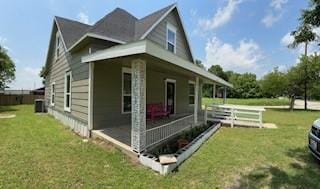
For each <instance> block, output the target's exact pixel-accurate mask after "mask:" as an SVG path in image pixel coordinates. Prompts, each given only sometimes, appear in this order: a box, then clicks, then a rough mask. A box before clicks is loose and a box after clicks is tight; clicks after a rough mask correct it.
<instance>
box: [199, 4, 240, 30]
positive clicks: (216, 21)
mask: <svg viewBox="0 0 320 189" xmlns="http://www.w3.org/2000/svg"><path fill="white" fill-rule="evenodd" d="M227 1H228V2H227V4H226V6H225V7H220V8H218V10H217V12H216V13H215V14H214V16H213V17H212V18H207V19H200V20H199V22H198V25H199V26H200V27H202V28H203V29H204V30H212V29H215V28H218V27H220V26H222V25H224V24H226V23H227V22H229V21H230V19H231V18H232V16H233V14H234V12H235V10H236V9H237V7H238V5H239V4H240V3H242V2H243V1H242V0H227Z"/></svg>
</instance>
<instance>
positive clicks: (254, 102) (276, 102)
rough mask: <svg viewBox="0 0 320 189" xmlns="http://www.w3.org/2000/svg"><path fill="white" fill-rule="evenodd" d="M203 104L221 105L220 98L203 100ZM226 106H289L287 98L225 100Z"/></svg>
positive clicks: (221, 100)
mask: <svg viewBox="0 0 320 189" xmlns="http://www.w3.org/2000/svg"><path fill="white" fill-rule="evenodd" d="M202 101H203V104H211V103H222V102H223V99H222V98H215V99H212V98H203V99H202ZM226 103H227V104H237V105H251V106H282V105H289V99H287V98H282V99H278V98H250V99H237V98H227V100H226Z"/></svg>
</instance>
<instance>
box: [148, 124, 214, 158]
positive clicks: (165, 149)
mask: <svg viewBox="0 0 320 189" xmlns="http://www.w3.org/2000/svg"><path fill="white" fill-rule="evenodd" d="M209 127H210V125H205V124H203V125H201V126H197V127H194V128H191V129H189V130H187V131H184V132H182V133H181V134H179V135H178V136H176V137H174V138H173V139H171V140H169V141H167V142H166V143H164V144H162V145H160V146H158V147H156V148H154V149H152V150H150V151H148V153H150V154H153V155H154V156H156V157H159V155H162V154H174V153H176V152H177V151H178V150H179V149H181V148H183V147H185V146H186V145H188V144H189V143H190V142H191V141H193V140H194V139H195V138H197V136H199V135H200V134H201V133H203V132H204V131H205V130H207V129H208V128H209Z"/></svg>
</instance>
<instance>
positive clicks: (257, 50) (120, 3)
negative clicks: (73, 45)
mask: <svg viewBox="0 0 320 189" xmlns="http://www.w3.org/2000/svg"><path fill="white" fill-rule="evenodd" d="M172 3H177V5H178V8H179V11H180V13H181V16H182V20H183V23H184V26H185V30H186V33H187V35H188V38H189V41H190V45H191V48H192V51H193V55H194V57H195V58H196V59H200V60H201V61H202V62H203V64H204V65H205V67H206V68H209V67H210V66H211V65H215V64H219V65H220V66H222V67H223V68H224V70H232V71H236V72H240V73H245V72H252V73H255V74H257V76H258V78H260V77H262V76H263V75H264V74H266V73H268V72H269V71H271V70H272V69H273V68H274V67H279V69H280V70H283V71H285V70H286V69H288V68H289V67H290V66H292V65H294V64H296V63H297V60H298V57H299V56H300V54H301V53H302V52H303V49H302V47H298V48H297V49H295V50H294V49H288V48H287V45H288V44H290V43H291V42H292V37H291V36H290V35H289V34H290V32H291V31H292V30H294V29H295V28H296V27H297V25H298V23H299V22H298V18H299V16H300V12H301V9H303V8H306V7H307V6H308V1H307V0H201V1H191V0H189V1H188V0H177V1H172V0H161V1H154V0H151V1H150V0H149V1H148V0H135V1H133V0H126V1H125V0H91V1H85V0H47V1H45V0H33V1H27V0H26V1H18V0H0V4H1V7H2V9H1V11H0V44H1V46H3V47H5V48H6V49H7V50H8V53H9V55H10V56H11V57H12V59H13V61H14V62H15V64H16V80H15V81H14V82H13V83H11V84H9V86H10V88H12V89H33V88H38V87H41V86H42V82H41V81H42V80H41V78H40V77H39V72H40V69H41V67H42V66H43V65H44V64H45V60H46V56H47V51H48V45H49V36H50V32H51V28H52V24H53V17H54V16H55V15H57V16H61V17H66V18H69V19H74V20H78V21H81V22H84V23H88V24H94V23H95V22H96V21H97V20H99V19H100V18H102V17H103V16H104V15H106V14H107V13H109V12H111V11H112V10H113V9H115V8H117V7H120V8H123V9H125V10H127V11H128V12H130V13H131V14H133V15H134V16H136V17H137V18H141V17H143V16H145V15H147V14H150V13H152V12H153V11H156V10H158V9H160V8H163V7H165V6H167V5H169V4H172ZM318 31H319V30H318ZM309 50H310V51H317V50H318V49H317V48H316V46H315V45H311V47H310V49H309Z"/></svg>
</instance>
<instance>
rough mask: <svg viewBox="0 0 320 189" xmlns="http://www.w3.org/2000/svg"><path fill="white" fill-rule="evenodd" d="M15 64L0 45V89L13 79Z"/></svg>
mask: <svg viewBox="0 0 320 189" xmlns="http://www.w3.org/2000/svg"><path fill="white" fill-rule="evenodd" d="M15 71H16V69H15V65H14V62H13V61H12V60H11V58H10V56H9V55H8V54H7V51H6V49H4V48H3V47H1V45H0V89H4V88H6V87H7V85H8V84H9V83H10V82H12V81H13V80H14V79H15Z"/></svg>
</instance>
